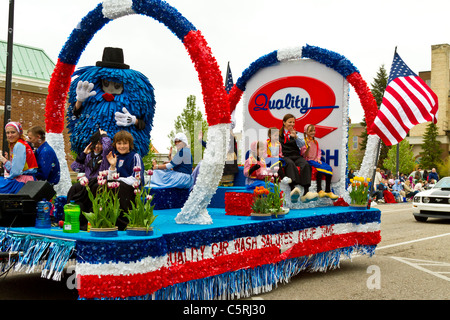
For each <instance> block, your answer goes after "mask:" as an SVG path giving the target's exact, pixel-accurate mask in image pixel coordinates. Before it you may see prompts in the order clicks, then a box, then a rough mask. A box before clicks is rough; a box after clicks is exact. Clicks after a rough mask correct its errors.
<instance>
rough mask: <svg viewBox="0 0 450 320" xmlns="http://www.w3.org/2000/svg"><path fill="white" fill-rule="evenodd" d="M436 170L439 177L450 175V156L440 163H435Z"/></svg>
mask: <svg viewBox="0 0 450 320" xmlns="http://www.w3.org/2000/svg"><path fill="white" fill-rule="evenodd" d="M436 169H437V172H438V174H439V177H449V176H450V156H447V158H445V160H444V161H442V163H439V164H438V165H437V168H436Z"/></svg>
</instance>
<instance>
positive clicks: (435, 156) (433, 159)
mask: <svg viewBox="0 0 450 320" xmlns="http://www.w3.org/2000/svg"><path fill="white" fill-rule="evenodd" d="M437 136H438V127H437V125H436V124H434V123H433V122H430V124H429V125H428V126H427V129H426V130H425V134H424V135H423V144H422V152H420V153H419V155H420V156H421V157H422V158H421V159H420V166H421V167H422V168H424V169H431V168H437V166H438V164H441V163H442V160H441V153H442V150H441V142H440V141H438V140H437V139H436V138H437Z"/></svg>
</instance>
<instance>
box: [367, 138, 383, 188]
mask: <svg viewBox="0 0 450 320" xmlns="http://www.w3.org/2000/svg"><path fill="white" fill-rule="evenodd" d="M380 148H381V139H380V138H378V146H377V152H376V153H375V163H374V165H373V173H372V180H370V181H372V183H371V184H370V190H369V195H370V194H372V193H373V191H374V190H375V186H374V183H375V174H376V172H377V164H378V157H379V156H380Z"/></svg>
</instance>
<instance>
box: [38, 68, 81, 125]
mask: <svg viewBox="0 0 450 320" xmlns="http://www.w3.org/2000/svg"><path fill="white" fill-rule="evenodd" d="M74 70H75V65H72V64H66V63H64V62H61V60H59V59H58V62H57V63H56V66H55V69H54V70H53V73H52V81H51V82H50V85H49V87H48V95H47V100H46V107H45V126H46V128H45V131H46V132H52V133H61V132H63V130H64V118H65V117H64V114H65V110H66V97H67V92H68V91H69V87H70V81H71V76H72V74H73V72H74Z"/></svg>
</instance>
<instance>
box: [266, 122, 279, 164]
mask: <svg viewBox="0 0 450 320" xmlns="http://www.w3.org/2000/svg"><path fill="white" fill-rule="evenodd" d="M267 136H268V139H267V143H266V159H265V160H266V165H267V167H268V168H272V169H273V171H275V172H277V171H278V168H279V167H280V166H281V165H280V164H281V161H280V158H282V157H283V153H282V150H281V143H280V140H279V136H280V133H279V130H278V128H276V127H271V128H269V130H268V131H267Z"/></svg>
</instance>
